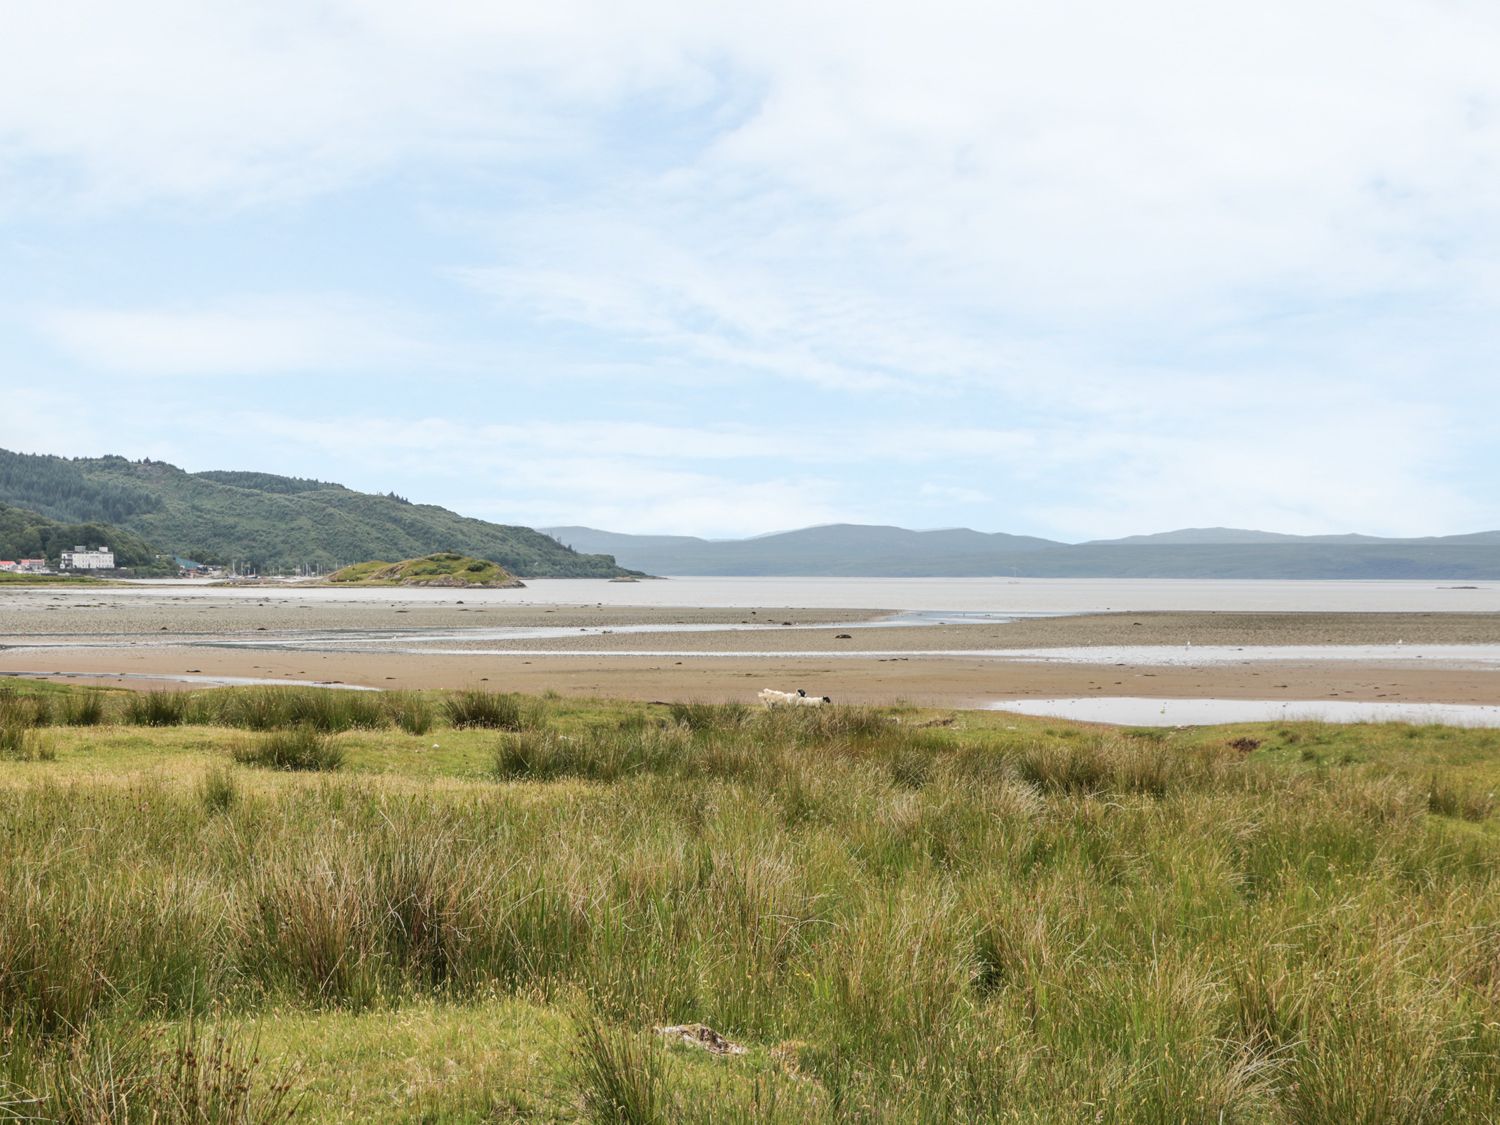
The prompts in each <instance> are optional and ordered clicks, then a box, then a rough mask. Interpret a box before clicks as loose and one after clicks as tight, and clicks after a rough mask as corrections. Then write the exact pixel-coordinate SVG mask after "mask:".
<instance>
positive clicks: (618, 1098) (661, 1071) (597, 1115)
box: [573, 1019, 669, 1125]
mask: <svg viewBox="0 0 1500 1125" xmlns="http://www.w3.org/2000/svg"><path fill="white" fill-rule="evenodd" d="M573 1061H574V1066H575V1068H576V1070H577V1075H578V1078H577V1081H578V1089H579V1093H580V1094H581V1095H582V1101H583V1109H584V1112H585V1113H586V1114H587V1115H588V1118H589V1120H590V1121H595V1122H598V1123H599V1125H661V1123H663V1122H665V1121H666V1120H667V1112H668V1109H669V1099H668V1095H667V1089H666V1051H665V1050H664V1048H663V1047H662V1045H661V1044H660V1043H659V1042H656V1041H654V1040H653V1039H652V1038H651V1037H650V1035H649V1033H648V1032H646V1031H644V1030H639V1031H627V1030H620V1029H616V1028H610V1027H606V1026H604V1025H602V1024H600V1023H599V1022H597V1021H596V1020H593V1019H588V1020H585V1021H584V1023H583V1026H582V1028H581V1029H580V1031H579V1035H578V1043H577V1045H576V1046H575V1048H574V1052H573Z"/></svg>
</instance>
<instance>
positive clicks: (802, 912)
mask: <svg viewBox="0 0 1500 1125" xmlns="http://www.w3.org/2000/svg"><path fill="white" fill-rule="evenodd" d="M173 698H174V699H175V700H177V701H178V702H175V703H170V704H169V703H166V702H165V701H163V700H157V701H150V700H149V698H148V697H144V696H136V695H130V694H128V693H116V692H82V691H79V690H77V689H73V690H62V689H53V688H51V687H36V688H32V687H30V686H28V687H26V688H24V689H20V688H13V689H12V690H10V691H8V692H5V693H3V694H0V728H4V729H8V730H15V731H21V732H23V733H24V738H23V739H21V741H24V742H26V743H27V744H28V745H29V746H31V747H32V749H33V750H35V751H36V752H35V753H31V754H28V755H16V756H14V757H13V758H8V759H5V760H0V788H3V793H4V800H3V801H0V1012H3V1013H4V1016H3V1022H4V1024H5V1026H4V1028H3V1031H0V1035H3V1039H0V1043H3V1046H0V1116H3V1115H5V1114H7V1113H9V1114H12V1115H22V1114H23V1113H31V1114H32V1115H33V1116H37V1115H39V1116H43V1117H46V1116H48V1115H51V1116H52V1117H53V1118H55V1119H70V1120H84V1119H87V1120H136V1119H140V1120H150V1119H153V1118H152V1117H151V1116H150V1115H151V1114H153V1113H154V1114H155V1115H156V1117H155V1119H158V1120H183V1121H186V1120H208V1119H216V1120H245V1121H249V1120H276V1119H278V1117H281V1116H286V1115H288V1114H295V1115H296V1116H297V1117H298V1118H299V1119H302V1118H305V1119H310V1120H329V1121H334V1120H369V1119H375V1118H381V1119H391V1120H454V1121H457V1120H465V1121H467V1120H472V1121H487V1120H495V1119H497V1118H501V1117H507V1118H521V1119H532V1120H581V1119H584V1120H586V1119H592V1120H600V1121H605V1120H630V1121H669V1120H672V1121H675V1120H702V1121H726V1120H727V1121H734V1120H745V1121H752V1120H754V1121H788V1122H790V1121H798V1122H801V1121H830V1122H832V1121H922V1120H930V1121H947V1120H963V1121H986V1120H992V1121H1037V1120H1045V1121H1053V1120H1088V1121H1121V1122H1126V1121H1129V1122H1138V1121H1161V1122H1169V1121H1170V1122H1180V1121H1219V1120H1226V1121H1252V1122H1262V1121H1263V1122H1348V1121H1448V1120H1451V1121H1484V1120H1494V1119H1495V1109H1494V1107H1495V1105H1496V1104H1497V1101H1500V1066H1497V1058H1500V895H1497V893H1496V892H1497V890H1500V887H1497V878H1496V876H1497V864H1496V859H1497V848H1500V835H1497V832H1496V825H1497V818H1496V810H1495V807H1494V798H1493V796H1492V793H1493V791H1494V790H1495V789H1496V788H1500V784H1497V783H1500V754H1497V752H1496V751H1497V748H1500V747H1497V739H1496V736H1495V735H1494V734H1493V733H1491V732H1476V731H1459V730H1453V729H1449V728H1428V727H1422V728H1413V727H1403V726H1379V727H1351V728H1333V727H1324V726H1319V725H1317V724H1290V725H1275V726H1240V727H1235V728H1223V729H1217V730H1207V731H1180V732H1178V731H1156V730H1152V731H1135V732H1131V731H1122V732H1101V731H1098V730H1092V729H1088V728H1084V727H1079V726H1074V725H1070V724H1064V723H1056V722H1033V721H1027V720H1017V719H1015V718H1013V717H1009V716H1004V715H964V716H961V717H955V716H940V715H934V714H930V713H925V712H916V711H913V710H900V709H898V710H894V711H870V710H861V709H846V708H832V707H830V708H820V709H813V708H806V709H801V708H799V709H795V710H785V711H772V712H766V711H757V710H751V709H747V708H744V707H739V706H733V705H727V706H726V705H680V706H676V707H671V708H668V707H649V706H638V705H626V704H612V703H604V702H598V703H588V702H582V703H580V702H576V701H562V700H544V699H524V700H522V699H515V698H511V697H496V698H494V699H486V698H484V697H483V696H481V695H474V694H467V695H463V694H455V695H454V696H451V697H446V696H409V697H404V703H403V704H402V707H403V708H405V710H407V711H409V710H411V709H415V710H417V711H418V712H419V713H421V714H424V715H425V716H426V723H425V726H423V729H422V731H421V733H412V732H410V731H408V730H407V729H406V728H405V726H404V724H402V722H401V721H400V719H399V718H397V717H396V715H397V714H398V713H405V712H404V711H402V710H401V709H400V708H397V707H395V706H394V705H393V704H391V703H390V702H389V701H387V700H384V699H383V698H382V697H378V696H369V697H363V696H358V695H355V694H354V693H337V692H311V691H298V690H294V689H274V692H273V691H271V690H268V689H234V690H230V691H214V692H191V693H179V694H178V695H176V696H174V697H173ZM351 699H352V700H358V702H350V700H351ZM346 708H347V710H346ZM288 733H293V734H296V735H297V738H298V739H299V740H301V741H300V742H299V743H298V744H299V745H300V744H302V743H306V744H307V745H312V746H316V747H319V748H323V749H328V748H335V749H336V750H337V753H336V755H334V757H336V759H337V762H336V764H335V765H333V766H331V767H325V768H322V769H319V770H314V771H304V770H301V769H296V768H271V767H272V766H275V765H277V764H278V762H279V760H278V759H274V758H273V759H271V760H270V765H269V766H267V765H257V764H248V763H255V762H257V761H260V760H261V759H260V758H258V757H257V755H256V754H255V753H252V752H247V749H246V748H247V747H250V748H252V749H253V748H255V747H258V746H260V745H261V744H262V741H263V740H267V739H270V738H272V737H276V736H280V735H285V734H288ZM0 745H3V742H0ZM242 763H247V764H242ZM683 1023H704V1024H708V1025H710V1026H712V1027H713V1028H714V1029H715V1030H716V1031H718V1032H720V1033H721V1034H723V1035H724V1036H727V1037H728V1038H729V1039H730V1040H732V1041H733V1042H735V1043H737V1044H739V1045H742V1046H744V1047H745V1048H746V1053H745V1054H743V1055H735V1056H723V1057H716V1056H713V1055H710V1054H709V1053H707V1052H705V1051H700V1050H695V1049H693V1048H690V1047H685V1046H674V1045H670V1044H669V1043H668V1042H667V1041H666V1040H664V1039H663V1038H661V1037H660V1036H657V1035H654V1034H653V1033H652V1029H653V1028H655V1027H658V1026H661V1025H665V1024H683ZM189 1059H191V1060H193V1061H192V1063H191V1065H189V1061H188V1060H189ZM121 1106H134V1107H137V1108H135V1109H129V1110H128V1111H125V1110H120V1109H119V1107H121ZM205 1106H211V1107H214V1108H213V1112H214V1113H216V1114H218V1116H217V1117H211V1116H209V1115H208V1112H207V1110H205V1109H204V1107H205ZM80 1107H81V1108H80ZM100 1107H103V1108H102V1109H101V1108H100ZM110 1107H115V1108H114V1110H113V1111H112V1112H115V1113H116V1116H114V1117H110V1116H108V1112H106V1111H110ZM194 1107H196V1108H194ZM193 1113H198V1114H199V1116H197V1117H194V1116H192V1114H193ZM131 1114H137V1115H138V1116H135V1117H132V1116H130V1115H131ZM70 1115H71V1116H70Z"/></svg>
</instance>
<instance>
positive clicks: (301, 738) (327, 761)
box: [233, 727, 344, 771]
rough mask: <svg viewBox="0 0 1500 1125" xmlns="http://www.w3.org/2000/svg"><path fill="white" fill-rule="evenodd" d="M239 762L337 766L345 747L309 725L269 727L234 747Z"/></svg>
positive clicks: (275, 767)
mask: <svg viewBox="0 0 1500 1125" xmlns="http://www.w3.org/2000/svg"><path fill="white" fill-rule="evenodd" d="M233 755H234V760H235V761H237V762H239V763H240V764H241V765H246V766H262V767H265V768H266V769H273V770H322V771H329V770H336V769H339V768H340V767H341V766H343V764H344V748H343V747H342V746H340V745H339V744H338V743H337V742H335V741H334V740H333V739H332V738H331V737H330V736H329V735H327V734H324V733H323V732H322V731H318V730H314V729H313V728H312V727H292V728H291V729H289V730H278V731H271V732H270V733H268V734H265V735H263V736H261V738H260V739H259V740H258V741H256V742H252V743H248V744H246V745H244V746H239V747H236V748H235V749H234V751H233Z"/></svg>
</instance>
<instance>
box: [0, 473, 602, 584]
mask: <svg viewBox="0 0 1500 1125" xmlns="http://www.w3.org/2000/svg"><path fill="white" fill-rule="evenodd" d="M0 504H9V505H13V506H15V507H19V508H25V509H29V510H30V511H33V512H38V513H40V514H42V515H43V516H46V517H49V518H50V519H54V520H59V521H63V522H70V523H87V522H107V523H111V524H114V525H116V526H118V527H121V528H124V529H125V530H127V531H129V532H132V533H134V534H136V535H139V536H141V537H142V538H144V539H146V540H148V541H149V542H151V543H153V544H155V545H156V546H158V547H159V548H160V549H161V550H163V551H167V552H170V553H172V554H176V555H183V556H186V557H189V558H193V559H197V560H198V561H200V562H209V563H230V562H238V563H241V564H244V565H246V566H249V567H254V568H258V569H259V570H261V571H262V572H264V573H274V572H280V571H292V570H296V569H299V568H302V567H310V568H314V569H318V570H332V569H334V568H335V567H337V566H341V565H343V564H346V563H350V562H361V561H364V560H366V559H379V558H386V559H405V558H415V557H417V556H419V555H426V554H431V553H432V552H434V551H456V552H458V553H460V554H465V555H473V556H475V557H477V558H483V559H489V560H490V561H492V562H496V563H499V564H500V565H501V566H503V567H504V568H505V569H506V570H508V571H510V572H511V573H513V574H518V575H521V576H522V577H526V578H549V577H551V578H585V577H591V578H608V577H614V576H616V575H619V574H623V573H626V572H625V571H622V570H621V569H620V568H619V567H617V566H615V563H614V559H612V558H611V557H609V556H608V555H584V554H578V553H577V552H575V551H572V550H570V549H568V548H566V547H564V546H562V545H561V544H560V543H558V542H557V541H556V540H555V539H552V538H551V537H549V536H546V535H543V534H541V533H540V532H538V531H534V530H532V529H531V528H529V527H512V526H508V525H504V524H494V523H487V522H486V521H484V520H477V519H470V518H468V517H466V516H460V515H458V514H457V513H455V512H450V511H448V510H447V509H446V508H439V507H437V506H436V505H432V504H411V503H408V502H407V501H405V500H403V499H401V498H400V497H397V496H394V495H385V496H380V495H373V494H371V493H366V492H355V491H354V490H352V489H349V488H345V487H344V486H343V485H340V484H333V483H330V482H328V481H317V480H306V479H302V478H298V477H283V476H277V475H275V474H271V473H259V472H243V473H242V472H206V473H188V472H184V471H183V470H182V469H179V468H177V467H176V466H175V465H169V464H166V463H165V462H161V461H129V460H126V459H125V458H123V457H99V458H78V459H69V458H64V457H51V456H46V455H34V454H24V453H12V452H10V451H8V450H0Z"/></svg>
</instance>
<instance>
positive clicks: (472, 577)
mask: <svg viewBox="0 0 1500 1125" xmlns="http://www.w3.org/2000/svg"><path fill="white" fill-rule="evenodd" d="M328 581H329V582H333V583H337V584H338V585H340V586H452V587H456V588H458V589H474V588H476V587H478V588H483V589H486V590H503V589H516V588H519V587H522V586H525V585H526V583H524V582H522V581H521V580H520V579H519V578H517V577H516V576H515V575H513V574H511V573H510V572H509V571H508V570H506V569H505V568H504V567H502V566H498V565H496V564H495V563H492V562H490V561H489V560H487V559H476V558H473V557H471V556H469V555H457V554H453V553H452V552H446V551H445V552H440V553H438V554H436V555H423V556H422V557H421V558H419V559H407V560H406V561H404V562H398V563H388V562H381V561H378V560H377V561H374V562H362V563H355V564H354V565H353V566H346V567H344V568H343V569H342V570H336V571H334V572H333V573H332V574H330V575H329V576H328Z"/></svg>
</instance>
